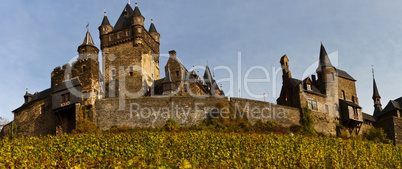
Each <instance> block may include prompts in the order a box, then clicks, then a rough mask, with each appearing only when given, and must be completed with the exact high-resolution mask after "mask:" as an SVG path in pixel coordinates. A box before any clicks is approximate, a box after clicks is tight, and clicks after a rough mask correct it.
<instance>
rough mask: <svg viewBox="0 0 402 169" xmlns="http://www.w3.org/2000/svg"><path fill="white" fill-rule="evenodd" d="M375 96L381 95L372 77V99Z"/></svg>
mask: <svg viewBox="0 0 402 169" xmlns="http://www.w3.org/2000/svg"><path fill="white" fill-rule="evenodd" d="M375 98H381V96H380V94H379V93H378V89H377V84H376V82H375V79H374V78H373V99H375Z"/></svg>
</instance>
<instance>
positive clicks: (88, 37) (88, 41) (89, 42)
mask: <svg viewBox="0 0 402 169" xmlns="http://www.w3.org/2000/svg"><path fill="white" fill-rule="evenodd" d="M80 46H95V43H94V41H93V40H92V36H91V34H90V33H89V31H87V34H86V35H85V38H84V42H82V44H81V45H80Z"/></svg>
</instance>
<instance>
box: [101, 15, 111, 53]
mask: <svg viewBox="0 0 402 169" xmlns="http://www.w3.org/2000/svg"><path fill="white" fill-rule="evenodd" d="M98 29H99V38H100V40H101V48H102V46H103V45H104V44H105V43H106V42H108V40H109V38H108V33H110V32H112V31H113V26H112V25H110V23H109V19H108V18H107V16H106V12H105V16H104V17H103V20H102V24H101V25H100V26H99V27H98Z"/></svg>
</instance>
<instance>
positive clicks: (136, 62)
mask: <svg viewBox="0 0 402 169" xmlns="http://www.w3.org/2000/svg"><path fill="white" fill-rule="evenodd" d="M144 21H145V17H144V16H142V14H141V12H140V10H139V8H138V5H137V4H136V5H135V8H134V9H133V8H132V7H131V5H130V4H127V5H126V6H125V7H124V9H123V11H122V13H121V15H120V17H119V18H118V20H117V22H116V24H115V25H114V26H112V25H111V24H110V22H109V19H108V17H107V16H106V13H105V15H104V17H103V20H102V22H101V25H100V26H99V28H98V29H99V38H100V42H101V44H100V48H101V50H99V49H98V48H97V47H96V46H95V43H94V41H93V39H92V36H91V34H90V33H89V31H87V32H86V35H85V37H84V41H83V43H82V44H81V45H79V46H78V49H77V51H78V53H79V55H78V59H77V61H75V62H73V63H71V64H69V63H68V64H65V65H63V66H62V67H56V68H55V69H54V70H53V72H52V73H51V86H50V88H49V89H46V90H44V91H42V92H36V93H34V94H30V93H28V91H27V92H26V94H25V95H24V100H25V101H24V104H23V105H22V106H21V107H19V108H17V109H15V110H14V111H13V113H14V121H13V122H11V123H10V124H9V125H7V126H5V127H4V128H3V130H2V132H1V133H0V135H3V136H4V135H6V133H7V132H8V130H9V129H10V127H12V126H13V125H16V126H18V130H17V135H18V136H22V137H28V136H37V135H47V134H52V135H55V134H62V133H70V132H71V131H72V130H74V129H75V128H76V127H77V125H78V124H77V123H78V121H79V120H80V118H82V117H80V116H79V113H80V112H85V113H86V115H87V116H88V119H89V120H90V121H92V122H93V123H95V124H97V125H98V126H99V127H100V129H101V130H107V129H110V128H111V127H112V126H129V127H160V126H163V125H164V123H165V122H166V120H167V119H174V120H175V121H177V122H178V123H180V124H181V125H194V124H200V123H201V122H202V121H203V120H204V119H205V118H206V117H207V116H206V114H208V113H210V112H213V111H216V103H217V102H229V103H230V104H233V105H235V107H236V108H239V107H241V108H242V109H243V110H244V111H246V112H247V113H248V115H249V116H251V117H252V118H250V117H249V120H250V121H251V123H252V124H253V123H255V122H256V121H257V120H262V121H264V122H265V121H274V122H276V123H279V124H281V125H284V126H287V127H289V126H291V125H298V124H299V121H300V119H301V118H302V116H303V115H302V113H301V110H302V108H303V107H304V106H308V107H309V108H310V109H311V110H312V116H313V117H314V119H315V121H314V124H313V126H314V127H315V128H316V130H317V131H319V132H322V133H324V134H327V135H336V134H338V133H339V132H341V131H339V129H338V128H337V126H338V124H342V125H343V126H345V127H346V128H347V134H349V135H361V134H362V133H363V132H364V131H365V130H367V129H368V128H370V127H372V126H373V124H375V125H378V126H379V127H383V126H384V125H385V123H387V121H385V122H380V123H378V122H377V123H376V119H380V117H381V118H382V117H385V116H386V115H383V114H392V115H390V116H394V114H396V115H397V117H400V114H399V110H400V107H396V106H394V107H392V108H388V107H391V106H387V107H386V108H385V109H384V110H382V109H381V104H380V101H379V98H380V97H379V95H378V91H377V88H376V86H375V89H374V96H373V99H374V100H375V105H376V109H375V111H376V112H375V113H374V117H375V118H374V117H373V116H370V115H368V114H365V113H363V112H362V108H361V107H360V106H359V102H358V97H357V93H356V87H355V81H356V80H355V79H354V78H353V77H352V76H350V75H349V74H348V73H347V72H345V71H343V70H340V69H337V68H336V67H334V66H333V65H332V64H331V61H330V59H329V58H328V55H327V52H326V50H325V48H324V45H323V44H322V43H321V49H320V53H319V66H318V68H317V70H316V73H317V76H315V75H312V76H311V78H310V77H307V78H306V79H303V80H298V79H295V78H292V75H291V72H290V70H289V59H288V57H287V56H286V55H284V56H283V57H282V58H281V59H280V64H281V66H282V73H283V76H282V80H283V85H282V90H281V93H280V97H279V98H278V99H277V104H273V103H268V102H262V101H256V100H249V99H242V98H233V97H232V98H230V100H229V99H228V98H227V97H225V96H224V92H223V91H222V90H221V89H220V88H219V87H218V85H217V84H216V81H215V79H214V76H213V75H212V74H211V71H210V69H209V67H208V66H206V67H205V72H204V75H203V76H202V77H201V76H200V75H198V74H197V73H196V72H195V71H194V70H191V71H189V70H188V69H186V67H185V66H184V65H183V64H182V63H181V62H180V60H179V59H178V57H177V56H176V51H174V50H172V51H169V59H168V61H167V63H166V65H165V67H164V72H165V77H164V78H161V77H160V71H161V70H160V67H159V54H160V51H159V45H160V34H159V33H158V31H157V30H156V27H155V25H154V23H153V22H151V25H150V26H149V29H146V28H145V27H144ZM100 51H102V52H101V54H102V67H100V63H99V60H98V55H99V52H100ZM101 69H102V71H100V70H101ZM374 85H375V81H374ZM377 95H378V97H377ZM399 100H400V99H398V100H396V101H394V102H395V103H397V102H398V103H399ZM394 102H390V103H394ZM392 105H396V104H392ZM398 105H399V104H398ZM395 109H398V110H397V111H394V110H395ZM218 111H219V110H218ZM382 112H383V113H382ZM387 112H396V113H387ZM385 119H389V118H385ZM391 119H394V118H392V117H391ZM377 121H378V120H377ZM383 121H384V120H383ZM394 121H395V120H394ZM382 123H384V125H381V124H382ZM384 128H386V127H384ZM386 129H388V128H386ZM394 131H395V130H392V132H391V134H392V133H395V132H394ZM394 140H395V136H394Z"/></svg>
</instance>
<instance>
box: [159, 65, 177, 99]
mask: <svg viewBox="0 0 402 169" xmlns="http://www.w3.org/2000/svg"><path fill="white" fill-rule="evenodd" d="M162 85H163V94H164V95H170V94H173V93H174V92H175V91H176V84H175V83H174V82H173V80H172V74H171V73H170V67H169V65H168V68H167V71H166V77H165V79H164V80H163V82H162Z"/></svg>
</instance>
